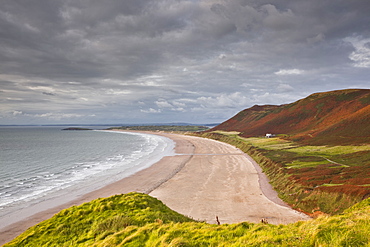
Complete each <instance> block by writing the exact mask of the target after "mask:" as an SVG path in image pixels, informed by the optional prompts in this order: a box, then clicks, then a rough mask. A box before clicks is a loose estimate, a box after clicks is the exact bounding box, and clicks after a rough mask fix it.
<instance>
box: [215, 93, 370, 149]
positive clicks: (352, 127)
mask: <svg viewBox="0 0 370 247" xmlns="http://www.w3.org/2000/svg"><path fill="white" fill-rule="evenodd" d="M369 123H370V90H369V89H348V90H339V91H331V92H325V93H316V94H312V95H310V96H308V97H307V98H304V99H301V100H299V101H296V102H294V103H291V104H287V105H281V106H272V105H265V106H253V107H251V108H249V109H246V110H244V111H241V112H239V113H238V114H237V115H236V116H234V117H232V118H231V119H229V120H227V121H225V122H224V123H222V124H220V125H218V126H216V127H215V128H213V129H212V131H214V130H224V131H238V132H240V136H243V137H256V136H263V135H265V134H266V133H273V134H284V135H285V138H287V139H289V140H294V141H299V142H302V143H306V144H308V143H309V144H315V145H326V144H332V145H343V144H364V143H369V142H370V124H369Z"/></svg>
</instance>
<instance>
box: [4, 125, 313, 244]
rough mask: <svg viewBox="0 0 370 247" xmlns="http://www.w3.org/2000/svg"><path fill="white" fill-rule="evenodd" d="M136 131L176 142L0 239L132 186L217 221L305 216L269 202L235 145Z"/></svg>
mask: <svg viewBox="0 0 370 247" xmlns="http://www.w3.org/2000/svg"><path fill="white" fill-rule="evenodd" d="M125 132H128V131H125ZM140 133H145V134H154V135H160V136H164V137H167V138H169V139H171V140H173V141H174V142H175V143H176V145H175V154H174V155H172V156H165V157H163V158H162V159H161V160H159V161H158V162H156V163H154V164H153V165H151V166H150V167H148V168H145V169H143V170H140V171H138V172H137V173H135V174H133V175H131V176H129V177H126V178H124V179H121V180H119V181H117V182H114V183H112V184H109V185H106V186H105V187H103V188H101V189H98V190H96V191H93V192H89V193H87V194H85V195H83V196H81V197H79V198H77V199H74V200H72V201H70V202H68V203H64V204H61V205H58V206H56V207H53V208H47V209H45V210H43V211H42V212H39V213H36V214H33V215H32V216H30V217H28V218H26V219H24V220H21V221H18V222H16V223H13V224H11V225H9V226H7V227H5V228H1V229H0V244H4V243H6V242H9V241H11V240H12V239H13V238H15V237H16V236H18V235H19V234H21V233H22V232H24V231H25V230H26V229H28V228H29V227H31V226H33V225H35V224H37V223H39V222H41V221H43V220H46V219H48V218H50V217H52V216H53V215H54V214H56V213H58V212H59V211H60V210H62V209H65V208H68V207H71V206H74V205H80V204H82V203H85V202H89V201H91V200H94V199H97V198H101V197H109V196H112V195H116V194H125V193H129V192H132V191H136V192H142V193H146V194H149V195H151V196H154V197H157V198H158V199H159V200H162V201H163V202H164V203H165V204H167V206H169V207H170V208H171V209H173V210H175V211H177V212H179V213H182V214H184V215H187V216H190V217H192V218H194V219H199V220H205V221H206V222H208V223H213V224H214V223H216V222H215V216H219V217H220V220H221V223H237V222H242V221H250V222H259V221H260V220H261V218H266V219H268V221H269V223H274V224H281V223H291V222H295V221H299V220H306V219H308V218H309V217H308V216H306V215H304V214H302V213H299V212H297V211H294V210H292V209H291V208H289V207H286V206H281V205H278V204H276V203H275V202H273V201H274V200H275V199H274V196H271V195H273V193H272V194H271V195H270V196H269V193H268V192H266V191H269V190H270V189H272V188H268V186H269V184H268V183H267V185H266V183H260V182H259V180H260V178H259V175H258V171H257V170H256V169H255V168H254V166H253V164H252V162H250V161H249V160H248V159H247V158H246V157H245V154H244V153H243V152H242V151H240V150H239V149H237V148H235V147H233V146H231V145H229V144H225V143H221V142H218V141H214V140H210V139H204V138H199V137H192V136H185V135H178V134H168V133H159V132H143V131H141V132H140ZM231 178H232V179H231ZM234 180H235V181H234ZM261 187H263V188H264V191H262V190H261ZM270 187H271V186H270ZM179 191H181V193H179ZM275 193H276V192H275ZM266 195H267V196H269V197H270V198H267V196H266ZM279 200H280V199H279Z"/></svg>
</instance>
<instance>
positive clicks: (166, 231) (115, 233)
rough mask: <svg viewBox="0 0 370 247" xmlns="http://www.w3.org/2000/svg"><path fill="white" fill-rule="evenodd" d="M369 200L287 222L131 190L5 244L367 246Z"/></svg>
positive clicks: (68, 213) (59, 217)
mask: <svg viewBox="0 0 370 247" xmlns="http://www.w3.org/2000/svg"><path fill="white" fill-rule="evenodd" d="M369 245H370V199H367V200H364V201H362V202H361V203H359V204H357V205H355V206H354V207H352V208H350V209H348V210H346V211H345V212H344V213H343V214H341V215H336V216H331V217H328V216H322V217H319V218H317V219H315V220H310V221H305V222H297V223H294V224H289V225H270V224H263V223H260V224H253V223H247V222H244V223H239V224H229V225H228V224H225V225H220V226H218V225H211V224H207V223H204V222H196V221H194V220H192V219H189V218H187V217H185V216H182V215H180V214H177V213H176V212H174V211H172V210H170V209H169V208H167V207H166V206H165V205H163V204H162V203H161V202H160V201H159V200H157V199H154V198H152V197H150V196H148V195H145V194H139V193H129V194H125V195H116V196H113V197H110V198H105V199H97V200H94V201H92V202H89V203H85V204H82V205H80V206H74V207H71V208H69V209H66V210H63V211H61V212H60V213H58V214H56V215H55V216H54V217H52V218H51V219H49V220H46V221H43V222H41V223H40V224H38V225H36V226H33V227H31V228H29V229H28V230H27V231H26V232H24V233H23V234H21V235H20V236H18V237H17V238H16V239H14V240H13V241H11V242H9V243H8V244H5V245H4V246H7V247H9V246H17V247H19V246H97V247H98V246H148V247H149V246H150V247H153V246H228V247H229V246H330V247H332V246H369Z"/></svg>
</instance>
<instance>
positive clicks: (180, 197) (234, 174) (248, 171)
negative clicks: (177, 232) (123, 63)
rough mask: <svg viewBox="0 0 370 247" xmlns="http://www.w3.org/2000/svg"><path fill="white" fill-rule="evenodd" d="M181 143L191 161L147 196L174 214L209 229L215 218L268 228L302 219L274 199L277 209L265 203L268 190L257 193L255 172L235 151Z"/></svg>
mask: <svg viewBox="0 0 370 247" xmlns="http://www.w3.org/2000/svg"><path fill="white" fill-rule="evenodd" d="M168 137H171V136H168ZM182 138H183V139H184V140H187V141H188V142H189V143H191V144H192V145H193V146H194V151H193V153H191V155H192V157H191V158H190V159H189V161H188V162H187V163H186V164H185V166H184V167H183V168H182V169H181V170H180V171H179V172H178V173H177V174H176V175H174V176H173V177H172V178H171V179H169V180H168V181H167V182H165V183H163V184H162V185H160V186H159V187H158V188H156V189H155V190H154V191H152V192H151V193H150V195H151V196H154V197H156V198H158V199H160V200H161V201H163V202H164V203H165V204H166V205H167V206H169V207H170V208H172V209H173V210H175V211H177V212H179V213H182V214H184V215H187V216H190V217H192V218H194V219H197V220H204V221H206V222H208V223H213V224H215V223H217V222H216V216H218V218H219V220H220V222H221V223H237V222H243V221H250V222H260V221H261V219H262V218H264V219H267V221H268V222H269V223H273V224H286V223H291V222H296V221H299V220H305V219H308V217H307V216H306V215H304V214H302V213H299V212H297V211H294V210H292V209H291V208H289V207H287V206H283V205H285V204H284V203H283V202H281V200H280V199H278V198H277V200H280V203H279V204H280V205H279V204H277V203H275V202H273V201H272V200H270V199H268V198H267V197H266V195H265V194H264V193H267V192H266V191H268V190H269V188H266V189H265V191H264V192H262V190H261V187H260V183H259V175H258V173H257V170H256V169H255V167H254V166H253V164H252V162H251V161H250V160H249V159H248V158H247V157H246V156H245V154H244V153H243V152H242V151H240V150H239V149H237V148H235V147H233V146H231V145H228V144H225V143H221V142H218V141H214V140H209V139H204V138H198V137H191V136H183V137H182ZM186 154H187V155H189V153H186ZM261 186H263V187H268V186H269V185H266V184H261ZM271 196H272V197H274V196H276V192H275V194H274V193H272V195H271ZM272 199H273V198H272ZM275 199H276V198H275Z"/></svg>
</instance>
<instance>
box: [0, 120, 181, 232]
mask: <svg viewBox="0 0 370 247" xmlns="http://www.w3.org/2000/svg"><path fill="white" fill-rule="evenodd" d="M64 128H65V127H56V126H53V127H23V126H22V127H19V126H17V127H0V227H4V226H5V224H11V223H13V222H15V221H17V219H14V217H17V216H16V215H17V212H18V211H22V209H25V208H28V207H31V206H34V205H37V204H38V203H40V202H44V203H45V202H47V201H48V200H50V201H52V200H55V199H58V200H57V201H58V202H59V203H61V202H63V200H72V199H74V198H77V197H78V196H81V195H83V194H86V193H88V192H91V191H94V190H97V189H99V188H101V187H103V186H105V185H107V184H110V183H113V182H115V181H118V180H120V179H122V178H125V177H127V176H130V175H132V174H134V173H136V172H138V171H140V170H142V169H145V168H147V167H149V166H150V165H152V164H154V163H155V162H157V161H159V160H160V159H161V158H162V157H164V156H167V155H173V152H174V142H173V141H172V140H170V139H168V138H165V137H161V136H158V135H150V134H141V133H131V132H118V131H107V130H98V129H95V130H92V131H91V130H88V131H80V130H79V131H76V130H75V131H71V130H68V131H67V130H63V129H64ZM95 128H96V127H95ZM50 205H52V204H50ZM9 215H13V216H12V217H13V218H12V219H10V218H11V217H10V216H9ZM7 216H8V217H7ZM1 222H2V223H1ZM1 224H2V225H1Z"/></svg>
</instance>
